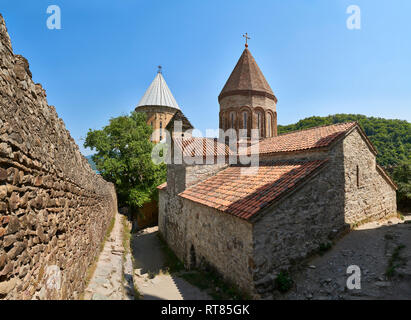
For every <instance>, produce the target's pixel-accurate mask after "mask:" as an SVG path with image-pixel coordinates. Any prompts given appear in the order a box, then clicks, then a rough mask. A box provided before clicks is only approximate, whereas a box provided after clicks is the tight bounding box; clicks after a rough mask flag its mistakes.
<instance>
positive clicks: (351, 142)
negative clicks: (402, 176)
mask: <svg viewBox="0 0 411 320" xmlns="http://www.w3.org/2000/svg"><path fill="white" fill-rule="evenodd" d="M357 166H358V169H357ZM344 168H345V181H346V183H345V207H346V208H345V212H346V214H345V215H346V222H347V223H350V224H353V223H358V222H363V221H364V220H367V219H369V220H378V219H381V218H383V217H385V216H389V215H393V214H396V212H397V204H396V192H395V189H394V187H393V186H391V185H390V184H389V183H388V182H387V181H386V180H385V179H384V178H383V176H382V175H381V173H379V172H378V171H377V168H376V158H375V155H374V154H373V153H372V152H371V151H370V149H369V148H368V146H367V144H366V143H365V141H364V139H363V138H362V137H361V135H360V133H359V132H358V129H356V130H355V131H353V132H352V133H351V134H350V135H348V136H347V137H346V138H345V139H344ZM357 170H358V171H357ZM357 178H358V180H357Z"/></svg>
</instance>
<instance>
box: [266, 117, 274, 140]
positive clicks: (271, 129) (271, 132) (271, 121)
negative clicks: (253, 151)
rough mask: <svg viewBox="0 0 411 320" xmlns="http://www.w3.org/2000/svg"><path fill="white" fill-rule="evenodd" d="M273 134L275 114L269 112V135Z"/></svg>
mask: <svg viewBox="0 0 411 320" xmlns="http://www.w3.org/2000/svg"><path fill="white" fill-rule="evenodd" d="M272 136H273V116H272V115H271V113H269V114H267V137H272Z"/></svg>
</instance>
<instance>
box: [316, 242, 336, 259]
mask: <svg viewBox="0 0 411 320" xmlns="http://www.w3.org/2000/svg"><path fill="white" fill-rule="evenodd" d="M332 246H333V244H332V243H331V242H326V243H320V246H319V247H318V253H319V254H320V255H321V256H322V255H323V254H324V253H326V252H327V251H328V250H330V249H331V248H332Z"/></svg>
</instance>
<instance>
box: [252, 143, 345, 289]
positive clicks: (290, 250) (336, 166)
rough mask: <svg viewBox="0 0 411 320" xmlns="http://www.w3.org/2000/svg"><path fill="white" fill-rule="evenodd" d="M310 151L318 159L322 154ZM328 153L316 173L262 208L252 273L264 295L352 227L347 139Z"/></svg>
mask: <svg viewBox="0 0 411 320" xmlns="http://www.w3.org/2000/svg"><path fill="white" fill-rule="evenodd" d="M302 155H303V154H302ZM306 156H311V157H312V158H311V159H315V158H318V157H320V156H321V153H310V154H308V153H307V154H306ZM327 158H328V159H329V162H328V164H327V165H326V166H325V167H324V168H322V169H320V171H319V172H318V173H317V174H316V175H315V176H313V177H312V178H311V179H309V180H307V181H306V183H304V184H303V185H301V186H300V187H299V188H298V187H297V189H295V190H294V191H293V192H292V193H291V194H289V195H288V196H287V197H285V198H284V199H283V200H281V201H280V202H279V203H277V204H274V205H273V206H271V207H269V208H267V209H265V210H264V211H263V212H261V213H260V214H259V216H258V220H256V221H255V224H254V230H253V240H254V261H253V264H254V268H253V277H254V283H255V288H256V291H257V293H258V294H260V295H263V294H264V293H267V292H269V291H270V290H272V289H273V287H274V279H275V278H276V276H277V275H278V273H279V272H280V271H281V270H288V269H289V268H290V267H291V266H292V265H293V264H294V263H296V262H298V261H300V260H302V259H304V258H305V257H307V256H308V255H309V254H310V253H312V252H313V251H315V250H317V249H318V248H319V246H320V244H322V243H326V242H328V241H330V240H331V239H332V238H333V237H334V236H335V235H337V234H338V233H339V232H340V231H342V230H344V229H345V228H346V227H347V225H346V224H345V221H344V165H343V159H344V155H343V148H342V143H339V144H337V145H336V146H335V147H334V148H333V149H332V150H331V151H330V152H329V153H328V156H327Z"/></svg>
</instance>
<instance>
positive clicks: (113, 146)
mask: <svg viewBox="0 0 411 320" xmlns="http://www.w3.org/2000/svg"><path fill="white" fill-rule="evenodd" d="M151 133H152V129H151V127H150V126H148V125H147V123H146V115H145V114H144V113H137V112H132V113H131V114H130V115H129V116H121V117H118V118H113V119H110V122H109V125H107V126H105V127H104V128H103V129H102V130H91V129H90V130H89V132H88V133H87V137H86V140H85V143H84V146H85V147H89V148H91V149H92V150H96V151H97V153H96V154H94V155H93V156H92V159H93V161H94V162H95V164H96V166H97V170H98V171H99V172H100V174H101V175H102V176H103V178H104V179H106V180H107V181H110V182H113V183H114V185H115V186H116V190H117V195H118V201H119V204H120V205H121V206H124V205H126V206H128V207H130V208H131V209H136V208H138V207H142V206H143V205H144V204H145V203H147V202H150V201H151V200H153V199H155V198H156V197H157V189H156V187H157V186H158V185H159V184H161V183H163V182H164V181H165V180H166V166H165V164H160V165H155V164H154V163H153V162H152V160H151V151H152V149H153V146H154V144H153V143H152V142H151V141H150V136H151Z"/></svg>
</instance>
